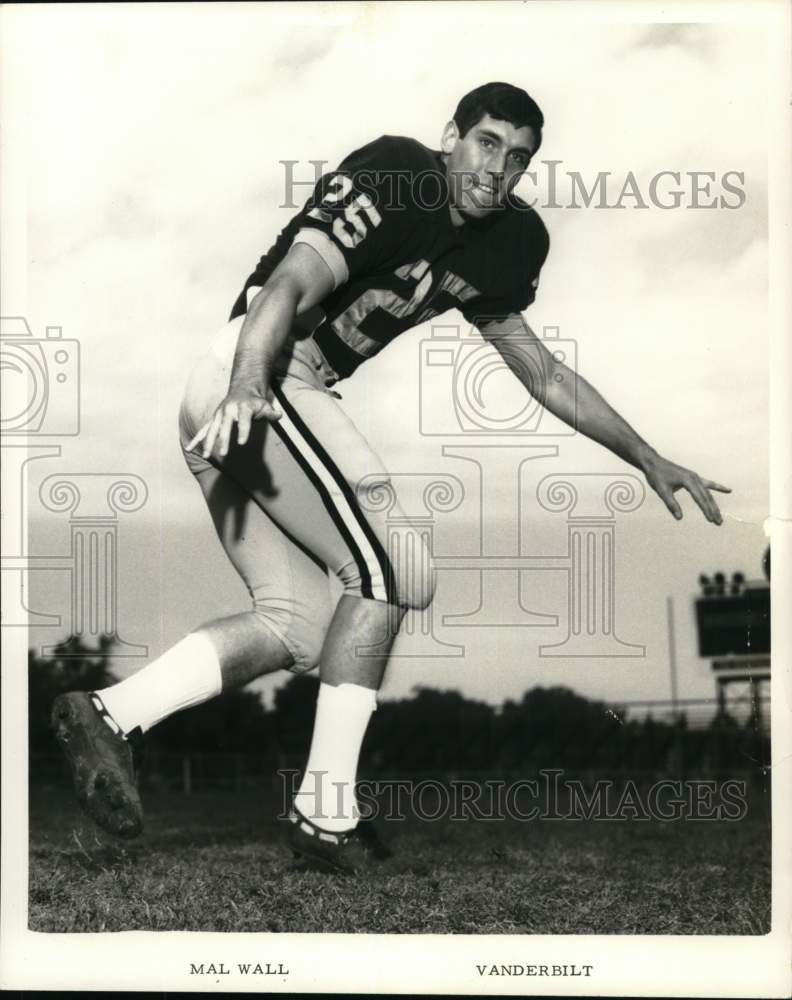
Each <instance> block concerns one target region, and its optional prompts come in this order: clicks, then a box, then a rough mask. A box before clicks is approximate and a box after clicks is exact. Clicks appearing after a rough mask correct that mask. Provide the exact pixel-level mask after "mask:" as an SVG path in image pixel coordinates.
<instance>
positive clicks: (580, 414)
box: [478, 313, 731, 524]
mask: <svg viewBox="0 0 792 1000" xmlns="http://www.w3.org/2000/svg"><path fill="white" fill-rule="evenodd" d="M478 326H479V330H480V331H481V334H482V336H483V337H484V339H485V340H487V341H488V342H489V343H491V344H492V345H493V346H494V347H495V348H496V349H497V350H498V351H499V353H500V354H501V356H502V357H503V360H504V361H505V362H506V364H507V365H508V367H509V368H510V369H511V370H512V372H514V374H515V375H516V376H517V378H518V379H519V380H520V382H521V383H522V384H523V385H524V386H525V388H526V389H527V390H528V392H530V393H531V395H532V396H534V398H536V399H538V400H539V402H541V403H542V404H543V405H544V407H545V408H546V409H547V410H549V411H550V412H551V413H552V414H554V415H555V416H556V417H559V418H560V419H561V420H563V421H564V422H565V423H567V424H569V425H570V426H571V427H574V428H575V429H576V430H579V431H580V432H581V433H582V434H585V435H586V437H589V438H591V439H592V441H596V442H598V443H599V444H601V445H603V446H604V447H605V448H607V449H608V450H609V451H612V452H613V453H614V454H615V455H618V456H619V457H620V458H623V459H624V461H625V462H629V464H630V465H633V466H635V467H636V468H637V469H640V470H641V471H642V472H643V474H644V475H645V476H646V480H647V482H648V483H649V485H650V486H651V487H652V489H653V490H654V491H655V493H657V495H658V496H659V497H660V499H661V500H662V501H663V503H664V504H665V505H666V507H668V509H669V511H670V512H671V513H672V514H673V515H674V517H675V518H677V520H679V519H680V518H681V517H682V508H681V507H680V506H679V503H678V502H677V500H676V498H675V497H674V493H675V492H676V491H677V490H680V489H685V490H687V491H688V493H690V495H691V496H692V497H693V499H694V500H695V502H696V503H697V504H698V506H699V507H700V508H701V511H702V513H703V514H704V516H705V517H706V518H707V520H708V521H711V522H712V523H713V524H721V523H722V520H723V519H722V517H721V512H720V510H719V509H718V505H717V503H716V502H715V499H714V497H713V496H712V493H711V491H712V490H717V491H719V492H721V493H730V492H731V490H730V489H729V487H727V486H721V485H719V484H718V483H715V482H712V480H710V479H702V478H701V476H699V475H698V474H697V473H695V472H693V471H692V470H690V469H686V468H684V467H683V466H681V465H677V464H676V463H674V462H670V461H668V459H666V458H663V457H662V456H661V455H659V454H658V453H657V452H656V451H655V449H654V448H652V447H651V446H650V445H649V444H647V443H646V441H644V440H643V438H642V437H640V435H639V434H637V433H636V431H635V430H634V429H633V428H632V427H631V426H630V425H629V424H628V423H627V421H626V420H625V419H624V417H622V416H620V414H618V413H617V412H616V410H614V409H613V407H612V406H611V405H610V404H609V403H608V402H607V401H606V400H605V399H603V397H602V396H601V395H600V394H599V393H598V392H597V390H596V389H595V388H594V387H593V386H592V385H590V384H589V383H588V382H587V381H586V380H585V379H584V378H583V377H582V376H580V375H578V374H577V372H574V371H573V370H572V369H571V368H569V367H567V366H566V365H563V364H559V362H557V361H556V360H555V359H554V358H553V357H552V355H551V353H550V351H549V350H548V348H547V347H546V346H545V344H544V343H543V342H542V340H541V339H540V338H539V337H537V336H536V334H535V333H534V332H533V330H531V328H530V327H529V326H528V324H527V323H526V322H525V320H524V319H523V317H522V315H521V314H519V313H515V314H513V315H511V316H508V317H506V318H505V319H502V320H498V321H494V322H489V323H480V324H478ZM537 361H538V362H539V364H538V366H537ZM538 373H541V374H540V376H539V377H540V379H541V383H540V384H539V385H537V375H538ZM558 375H561V378H560V379H557V378H556V376H558Z"/></svg>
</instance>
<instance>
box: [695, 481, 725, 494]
mask: <svg viewBox="0 0 792 1000" xmlns="http://www.w3.org/2000/svg"><path fill="white" fill-rule="evenodd" d="M701 481H702V483H703V484H704V485H705V486H706V487H707V489H708V490H718V492H719V493H731V486H721V485H720V483H714V482H713V481H712V480H711V479H702V480H701Z"/></svg>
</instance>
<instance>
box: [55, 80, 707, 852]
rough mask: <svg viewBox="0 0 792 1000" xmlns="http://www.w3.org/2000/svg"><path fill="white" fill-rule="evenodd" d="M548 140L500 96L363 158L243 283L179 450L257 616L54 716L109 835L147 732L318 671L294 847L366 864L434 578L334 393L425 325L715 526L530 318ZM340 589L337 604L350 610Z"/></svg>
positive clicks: (700, 483) (201, 372) (72, 698)
mask: <svg viewBox="0 0 792 1000" xmlns="http://www.w3.org/2000/svg"><path fill="white" fill-rule="evenodd" d="M543 125H544V119H543V116H542V113H541V111H540V109H539V107H538V106H537V105H536V103H535V102H534V101H533V100H532V99H531V98H530V97H529V96H528V94H527V93H525V91H523V90H521V89H519V88H517V87H514V86H511V85H509V84H506V83H490V84H486V85H484V86H482V87H478V88H477V89H476V90H474V91H472V92H471V93H469V94H468V95H467V96H465V97H464V98H463V99H462V100H461V101H460V102H459V105H458V107H457V109H456V111H455V113H454V116H453V119H452V120H451V121H450V122H448V124H447V125H446V127H445V129H444V131H443V133H442V139H441V148H440V150H439V151H435V150H432V149H428V148H427V147H426V146H424V145H422V144H421V143H420V142H416V141H415V140H413V139H408V138H402V137H394V136H383V137H381V138H379V139H377V140H375V141H374V142H371V143H369V144H368V145H366V146H364V147H363V148H362V149H360V150H358V151H357V152H354V153H353V154H352V155H350V156H349V157H348V158H347V159H346V160H344V162H343V163H342V164H341V165H340V167H339V168H338V170H336V171H333V172H332V173H329V174H327V175H325V176H324V177H322V178H321V180H320V181H319V183H318V184H317V186H316V188H315V190H314V192H313V195H312V196H311V198H310V199H309V200H308V202H307V204H306V205H305V207H304V208H303V209H302V211H300V212H299V213H298V214H297V215H296V216H295V217H294V219H293V220H292V221H291V222H290V223H289V225H287V226H286V228H285V229H284V230H283V232H282V233H281V234H280V236H279V237H278V239H277V240H276V242H275V244H274V246H273V247H272V248H271V249H270V250H269V251H268V252H267V253H266V254H265V255H264V256H263V257H262V258H261V260H260V261H259V263H258V265H257V266H256V268H255V270H254V271H253V273H252V274H251V275H250V277H249V278H248V280H247V282H246V283H245V286H244V289H243V290H242V293H241V294H240V296H239V298H238V299H237V301H236V303H235V304H234V307H233V310H232V313H231V320H230V322H229V323H228V324H227V326H226V327H224V329H223V330H222V331H221V332H220V333H219V335H218V336H217V337H216V338H215V340H214V341H213V342H212V344H211V346H210V348H209V350H208V351H207V353H206V354H205V355H204V357H203V358H201V359H200V360H199V362H198V364H197V365H196V367H195V369H194V370H193V372H192V374H191V376H190V378H189V382H188V385H187V389H186V392H185V395H184V400H183V403H182V407H181V412H180V434H181V442H182V446H183V450H184V454H185V458H186V461H187V464H188V466H189V469H190V471H191V472H192V474H193V475H194V476H195V479H196V482H197V483H198V485H199V487H200V489H201V491H202V493H203V496H204V499H205V500H206V504H207V507H208V509H209V513H210V515H211V518H212V520H213V523H214V527H215V529H216V531H217V534H218V536H219V538H220V541H221V543H222V545H223V547H224V549H225V552H226V554H227V555H228V558H229V559H230V561H231V562H232V564H233V565H234V567H235V568H236V569H237V571H238V572H239V573H240V575H241V577H242V578H243V580H244V581H245V583H246V585H247V587H248V590H249V592H250V596H251V601H252V604H251V607H250V608H249V610H247V611H244V612H241V613H240V614H237V615H233V616H231V617H229V618H224V619H221V620H218V621H211V622H208V623H206V624H204V625H203V626H201V627H200V628H199V629H197V630H196V631H194V632H192V633H191V634H189V635H188V636H186V637H185V638H184V639H182V640H181V641H180V642H179V643H177V644H176V646H174V647H173V648H172V649H170V650H169V651H167V652H166V653H165V654H164V655H163V656H161V657H159V658H158V659H156V660H154V661H153V662H152V663H150V664H149V665H148V666H146V667H144V668H143V669H142V670H140V671H139V672H138V673H136V674H134V675H133V676H131V677H129V678H127V679H125V680H123V681H121V682H120V683H118V684H115V685H113V686H112V687H109V688H107V689H106V690H102V691H98V692H90V693H75V694H70V695H64V696H61V697H60V698H58V699H57V701H56V703H55V705H54V708H53V723H54V727H55V731H56V734H57V736H58V738H59V740H60V742H61V745H62V746H63V748H64V750H65V752H66V755H67V757H68V759H69V761H70V764H71V766H72V771H73V776H74V782H75V787H76V791H77V795H78V798H79V800H80V802H81V803H82V804H83V806H84V808H85V809H86V810H87V812H88V813H89V815H91V816H92V817H93V818H94V819H95V820H96V821H97V822H98V823H99V824H100V825H101V826H103V827H104V828H106V829H108V830H110V831H112V832H114V833H117V834H120V835H122V836H129V837H131V836H135V835H137V834H138V833H139V832H140V830H141V828H142V824H143V814H142V809H141V804H140V799H139V796H138V792H137V788H136V783H135V748H136V746H137V745H138V744H139V741H140V737H141V735H142V734H143V733H145V732H146V731H147V730H148V729H150V728H151V727H152V726H154V725H156V724H157V723H158V722H159V721H161V720H162V719H164V718H166V717H167V716H168V715H170V714H172V713H173V712H176V711H179V710H180V709H183V708H186V707H188V706H190V705H197V704H199V703H200V702H203V701H205V700H207V699H209V698H212V697H214V696H215V695H217V694H219V693H220V691H221V690H224V689H228V688H231V687H234V686H236V685H241V684H246V683H248V682H249V681H251V680H253V679H254V678H256V677H259V676H261V675H262V674H265V673H268V672H271V671H275V670H283V669H285V670H291V671H293V672H302V671H307V670H311V669H313V668H314V667H316V666H317V665H318V666H319V678H320V686H319V695H318V701H317V706H316V716H315V722H314V731H313V738H312V743H311V748H310V754H309V758H308V762H307V766H306V769H305V774H304V778H303V781H302V784H301V786H300V788H299V790H298V792H297V795H296V798H295V801H294V805H293V809H292V813H291V816H290V826H289V831H290V839H291V843H292V846H293V848H294V849H295V851H297V852H298V853H300V854H302V855H303V856H305V857H306V858H308V859H310V860H311V861H312V862H314V863H315V864H317V865H318V866H320V867H326V868H329V869H331V870H340V871H355V870H357V869H358V868H359V867H360V865H361V864H362V863H364V862H365V858H366V852H365V848H366V846H367V845H369V846H370V840H369V838H368V837H364V836H362V835H361V832H360V828H359V827H358V811H357V807H356V801H355V779H356V771H357V763H358V756H359V752H360V747H361V743H362V740H363V736H364V734H365V731H366V727H367V725H368V722H369V719H370V717H371V714H372V712H373V711H374V709H375V707H376V693H377V690H378V689H379V687H380V684H381V682H382V678H383V674H384V671H385V668H386V664H387V661H388V655H389V652H390V649H391V647H392V643H393V640H394V637H395V635H396V632H397V630H398V627H399V624H400V622H401V620H402V618H403V616H404V614H405V612H406V610H407V609H409V608H415V609H423V608H426V607H427V606H428V604H429V602H430V601H431V600H432V595H433V590H434V574H433V572H432V569H431V554H430V553H428V552H423V553H422V556H423V558H418V559H416V560H415V561H414V563H413V566H412V568H410V569H409V571H408V569H407V568H405V567H404V566H401V565H399V564H398V563H397V562H396V561H394V560H393V559H392V558H391V554H390V553H389V552H388V551H387V548H386V527H387V526H386V523H385V514H384V513H378V512H377V511H376V510H373V511H372V510H364V509H363V507H362V506H361V504H360V503H359V498H358V493H357V488H358V484H359V483H360V482H361V480H363V479H364V477H365V479H366V483H367V485H368V488H369V489H377V488H378V487H379V488H382V489H393V485H392V483H391V482H390V480H389V477H388V472H387V470H386V468H385V466H384V464H383V462H382V460H381V459H380V458H379V456H378V455H377V454H376V453H375V452H374V451H373V450H372V449H371V447H370V446H369V444H368V443H367V441H366V439H365V437H364V436H363V435H362V434H361V432H360V430H359V429H358V428H357V427H355V426H354V424H353V423H352V421H351V420H350V419H349V417H348V416H347V415H346V414H345V413H344V411H343V410H342V409H341V407H340V406H339V404H338V401H337V400H338V393H337V391H336V390H335V388H334V387H335V386H336V385H337V383H339V382H340V381H341V380H343V379H346V378H349V377H350V376H352V375H353V374H354V372H355V370H356V369H357V368H358V367H359V366H360V365H361V364H363V363H364V362H365V361H366V360H368V359H369V358H371V357H373V356H374V355H375V354H377V353H378V352H379V351H381V350H382V348H383V347H385V346H386V345H387V344H388V343H389V342H390V341H391V340H393V339H394V338H395V337H397V336H398V335H399V334H401V333H403V332H404V331H405V330H408V329H410V328H411V327H413V326H415V325H417V324H419V323H424V322H426V321H427V320H429V319H431V318H432V317H433V316H437V315H439V314H441V313H443V312H445V311H447V310H449V309H459V310H460V311H461V312H462V314H463V315H464V317H465V318H466V320H467V321H469V322H470V323H471V324H474V325H475V326H476V327H477V328H478V329H479V330H480V332H481V334H482V336H483V337H484V338H485V339H486V340H487V341H489V342H490V343H491V344H492V345H494V347H495V348H496V349H497V350H498V351H499V352H500V353H501V354H502V356H503V359H504V361H505V363H506V365H508V367H509V368H510V369H511V370H512V371H513V372H514V374H515V375H516V377H517V378H518V379H519V380H520V381H521V382H522V383H523V384H524V386H525V388H526V390H527V391H528V392H530V393H532V394H533V395H535V396H536V397H537V398H539V399H540V401H541V402H542V403H543V404H544V406H545V407H546V408H547V409H548V410H550V411H551V412H552V413H554V414H555V415H556V416H557V417H560V418H561V419H562V420H564V421H566V422H568V423H570V424H572V423H574V425H575V426H576V428H577V429H578V430H580V431H582V432H583V433H584V434H586V435H588V436H589V437H591V438H593V439H594V440H595V441H598V442H599V443H601V444H602V445H604V446H605V447H606V448H608V449H610V450H611V451H613V452H614V453H616V454H617V455H619V456H620V457H621V458H623V459H624V460H625V461H626V462H628V463H630V464H631V465H633V466H635V467H636V468H638V469H640V470H641V471H642V472H643V473H644V475H645V476H646V479H647V481H648V482H649V484H650V486H651V487H652V488H653V489H654V490H655V491H656V492H657V493H658V494H659V496H660V498H661V499H662V500H663V502H664V503H665V504H666V506H667V507H668V509H669V511H670V512H671V514H673V516H674V517H676V518H681V517H682V511H681V508H680V507H679V504H678V502H677V500H676V499H675V497H674V493H675V491H677V490H679V489H686V490H687V491H688V492H689V493H690V494H691V495H692V497H693V499H694V500H695V502H696V503H697V504H698V506H699V507H700V509H701V511H702V513H703V514H704V516H705V517H706V518H707V520H709V521H710V522H712V523H714V524H720V523H721V515H720V512H719V510H718V506H717V504H716V502H715V500H714V499H713V496H712V493H711V491H713V490H721V491H726V487H723V486H720V485H718V484H717V483H714V482H711V481H709V480H706V479H701V478H700V477H699V476H698V475H696V474H695V473H694V472H691V471H689V470H688V469H685V468H683V467H681V466H679V465H676V464H674V463H673V462H670V461H668V460H666V459H665V458H663V457H661V456H660V455H659V454H658V453H657V452H656V451H655V450H654V449H653V448H651V447H650V446H649V445H648V444H647V443H646V442H645V441H644V440H643V439H642V438H641V437H639V435H638V434H637V433H636V432H635V431H634V430H633V429H632V427H630V425H629V424H628V423H627V422H626V421H625V420H624V419H623V418H622V417H620V416H619V414H618V413H616V412H615V411H614V410H613V409H612V408H611V407H610V406H609V405H608V403H607V402H605V400H604V399H603V398H602V397H601V396H600V395H599V394H598V393H597V392H596V390H595V389H593V388H592V387H591V386H590V385H589V384H588V383H587V382H586V381H585V380H584V379H583V378H582V377H580V376H578V375H577V374H576V373H575V372H573V371H571V370H569V369H564V370H563V377H562V378H561V379H560V380H556V379H554V378H553V377H552V376H553V375H557V373H558V372H559V365H558V364H557V363H556V362H555V360H554V359H552V357H551V356H550V355H549V353H548V352H547V349H546V348H545V347H544V346H543V344H542V343H541V341H539V340H538V339H537V338H535V337H534V335H533V333H532V332H531V330H530V329H529V327H528V326H527V324H526V322H525V320H524V318H523V315H522V313H523V310H525V309H526V308H527V307H528V306H529V305H530V304H531V303H532V302H533V300H534V296H535V294H536V289H537V285H538V281H539V274H540V271H541V268H542V265H543V264H544V261H545V258H546V256H547V252H548V246H549V241H548V235H547V231H546V229H545V227H544V225H543V223H542V221H541V220H540V218H539V216H538V215H537V214H536V212H535V211H533V209H531V208H529V206H528V205H526V204H525V203H524V202H522V201H520V199H519V198H518V197H517V196H516V194H515V192H514V186H515V184H516V182H517V181H518V180H519V178H520V176H521V174H522V173H523V172H524V171H525V169H526V168H527V167H528V165H529V163H530V161H531V157H532V156H534V155H535V154H536V151H537V150H538V148H539V145H540V143H541V140H542V128H543ZM526 344H527V345H529V346H526ZM537 354H538V356H539V357H540V358H541V359H542V367H543V370H544V373H545V376H546V378H545V379H544V382H543V384H541V385H539V384H537V379H536V366H535V358H536V357H537ZM540 381H542V380H541V379H540ZM389 514H390V515H391V516H392V515H393V514H394V508H393V507H392V506H391V507H389ZM395 514H396V516H402V514H401V511H400V510H399V508H398V498H397V506H396V509H395ZM422 544H423V543H422V541H421V540H420V536H418V535H417V534H416V537H415V545H416V546H421V545H422ZM415 566H425V567H427V569H426V571H425V573H424V574H423V575H416V574H415V572H414V568H415ZM330 574H332V575H334V576H335V577H337V578H338V580H340V581H341V585H342V587H343V593H342V596H341V597H340V599H338V600H337V601H333V600H332V599H331V590H330V588H329V586H328V576H329V575H330ZM361 647H365V649H366V655H365V656H360V655H357V653H356V651H357V650H359V649H360V648H361Z"/></svg>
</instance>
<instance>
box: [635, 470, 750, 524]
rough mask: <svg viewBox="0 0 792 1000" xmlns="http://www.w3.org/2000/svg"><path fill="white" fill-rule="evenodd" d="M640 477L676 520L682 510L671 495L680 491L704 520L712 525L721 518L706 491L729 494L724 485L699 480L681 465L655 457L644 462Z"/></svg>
mask: <svg viewBox="0 0 792 1000" xmlns="http://www.w3.org/2000/svg"><path fill="white" fill-rule="evenodd" d="M644 474H645V476H646V479H647V482H648V483H649V485H650V486H651V487H652V489H653V490H654V491H655V493H657V495H658V496H659V497H660V499H661V500H662V501H663V503H664V504H665V505H666V507H668V509H669V510H670V511H671V513H672V514H673V515H674V517H675V518H676V519H677V521H680V520H681V519H682V508H681V507H680V506H679V504H678V503H677V500H676V497H675V496H674V493H675V492H676V491H677V490H680V489H684V490H687V491H688V493H689V494H690V495H691V496H692V497H693V499H694V500H695V501H696V503H697V504H698V506H699V507H700V508H701V512H702V513H703V515H704V517H706V519H707V520H708V521H711V522H712V523H713V524H722V523H723V516H722V515H721V512H720V510H719V509H718V505H717V503H716V502H715V498H714V497H713V496H712V494H711V493H710V490H717V491H718V492H719V493H731V489H730V488H729V487H728V486H721V485H720V484H719V483H714V482H713V481H712V480H711V479H702V478H701V476H699V475H698V474H697V473H695V472H693V471H691V470H690V469H685V468H684V467H683V466H681V465H675V464H674V463H673V462H669V461H668V460H667V459H665V458H661V457H660V456H659V455H656V456H654V457H653V458H651V459H648V460H647V461H646V462H645V463H644Z"/></svg>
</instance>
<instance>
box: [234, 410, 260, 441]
mask: <svg viewBox="0 0 792 1000" xmlns="http://www.w3.org/2000/svg"><path fill="white" fill-rule="evenodd" d="M255 416H256V412H255V409H253V408H251V407H250V406H246V405H245V404H244V403H240V405H239V417H238V420H237V443H238V444H245V442H246V441H247V439H248V436H249V434H250V422H251V420H252V419H253V418H254V417H255Z"/></svg>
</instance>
